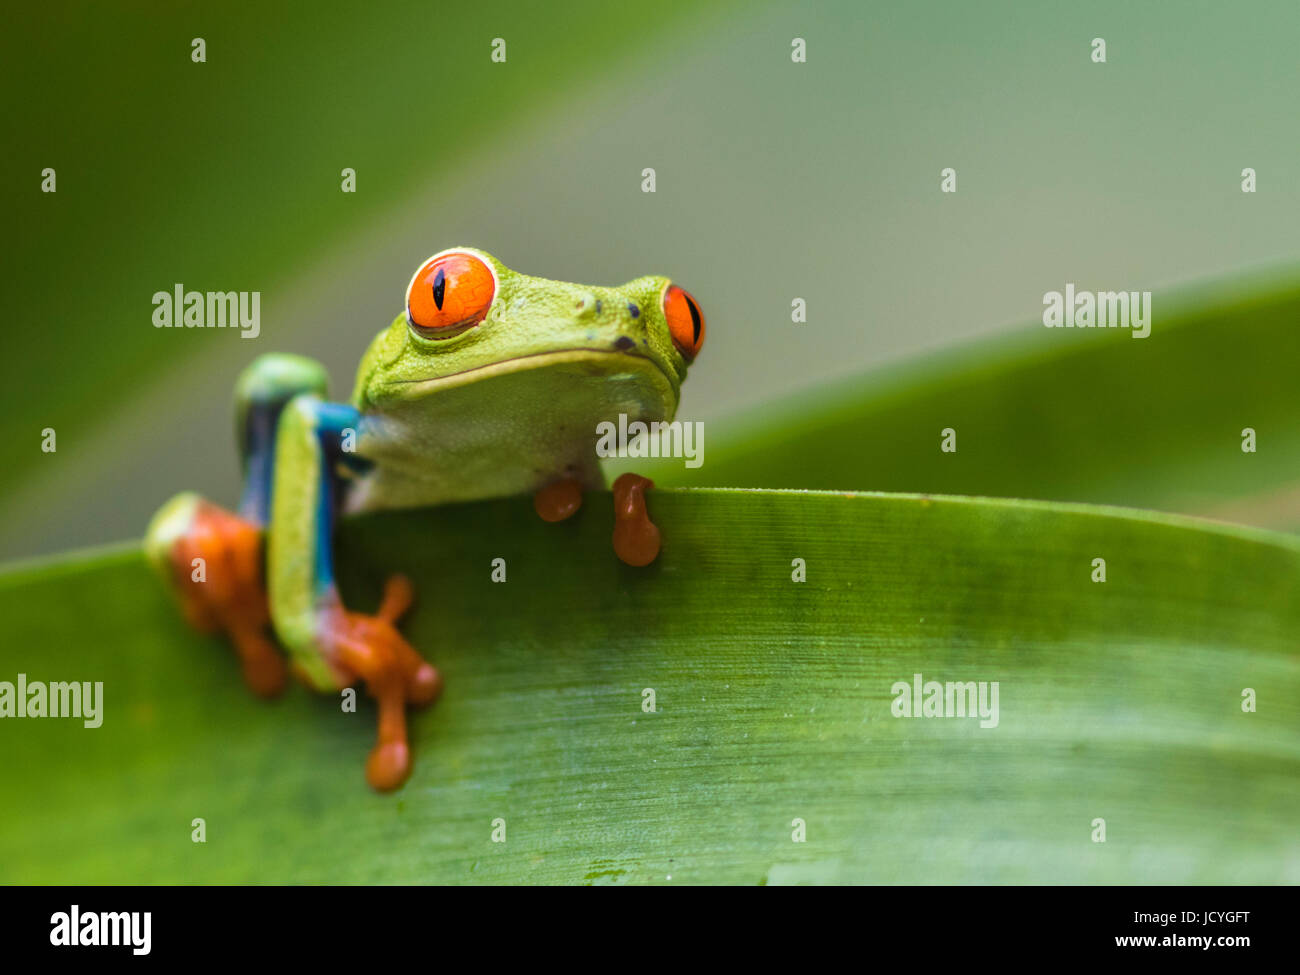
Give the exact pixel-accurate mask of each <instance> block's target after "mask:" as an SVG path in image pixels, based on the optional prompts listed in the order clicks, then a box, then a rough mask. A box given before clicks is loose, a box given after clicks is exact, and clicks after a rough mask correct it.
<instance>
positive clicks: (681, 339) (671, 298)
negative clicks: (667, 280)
mask: <svg viewBox="0 0 1300 975" xmlns="http://www.w3.org/2000/svg"><path fill="white" fill-rule="evenodd" d="M664 317H666V318H667V319H668V331H669V332H670V333H671V334H672V337H673V345H675V346H677V351H678V352H680V353H681V354H682V355H683V356H685V357H686V361H687V362H690V361H691V360H692V359H694V358H695V357H696V356H697V355H699V354H700V349H701V348H703V347H704V313H703V312H702V311H700V306H699V305H697V304H696V303H695V299H694V298H692V297H691V296H690V295H689V294H688V293H687V292H686V290H685V289H683V288H679V287H677V285H675V284H670V285H669V286H668V288H667V290H665V291H664Z"/></svg>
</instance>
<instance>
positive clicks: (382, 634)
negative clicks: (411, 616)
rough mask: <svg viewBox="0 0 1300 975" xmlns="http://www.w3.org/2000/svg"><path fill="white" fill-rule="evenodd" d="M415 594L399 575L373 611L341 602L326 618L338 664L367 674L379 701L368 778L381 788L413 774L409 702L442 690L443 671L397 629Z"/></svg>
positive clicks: (426, 699)
mask: <svg viewBox="0 0 1300 975" xmlns="http://www.w3.org/2000/svg"><path fill="white" fill-rule="evenodd" d="M413 600H414V591H413V590H412V588H411V583H410V581H409V580H408V579H407V578H406V577H405V576H401V575H395V576H392V577H391V578H389V580H388V583H387V585H386V586H385V587H384V598H383V601H382V602H381V603H380V606H379V609H378V611H377V612H376V613H375V615H374V616H368V615H366V614H365V613H354V612H352V611H351V610H346V609H342V608H340V609H339V610H338V611H337V612H336V613H334V614H332V615H331V617H330V618H329V621H328V622H327V624H326V626H327V630H328V632H327V634H326V640H327V641H328V642H329V644H330V645H331V646H332V648H333V650H334V652H335V654H336V658H337V663H338V664H339V666H340V667H342V668H343V669H344V670H345V671H346V672H347V673H349V674H351V675H355V678H356V679H358V680H364V681H365V682H366V688H367V690H368V691H369V693H370V696H371V697H373V698H375V700H376V701H377V702H378V703H379V738H378V741H377V742H376V743H375V747H374V748H373V749H372V750H371V752H370V757H369V758H368V759H367V760H366V781H368V782H369V783H370V785H371V786H372V787H373V788H375V789H377V790H379V791H380V792H389V791H391V790H393V789H396V788H398V787H399V786H400V785H402V783H404V782H405V781H406V779H407V777H408V776H409V775H410V774H411V747H410V743H409V742H408V741H407V736H406V706H407V705H408V704H413V705H417V706H420V705H425V704H429V703H431V702H432V701H433V700H434V699H435V698H436V697H437V696H438V694H439V693H440V692H441V690H442V677H441V675H439V673H438V671H437V670H436V669H435V668H434V666H433V665H432V664H430V663H429V662H428V661H426V660H425V659H424V658H423V657H421V656H420V655H419V654H418V653H416V651H415V648H414V647H412V646H411V645H410V644H409V643H408V642H407V641H406V638H405V637H403V636H402V634H401V633H399V632H398V631H397V626H396V624H397V621H398V620H399V619H400V618H401V616H402V615H403V614H404V613H405V612H406V611H407V610H408V609H409V608H410V606H411V603H412V602H413Z"/></svg>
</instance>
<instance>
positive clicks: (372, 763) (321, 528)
mask: <svg viewBox="0 0 1300 975" xmlns="http://www.w3.org/2000/svg"><path fill="white" fill-rule="evenodd" d="M363 428H364V420H363V419H362V417H361V416H360V414H359V413H358V411H357V410H356V409H354V408H353V407H351V406H347V405H345V404H340V403H328V402H325V401H324V400H322V399H320V398H319V397H317V396H314V395H305V396H298V397H296V398H295V399H294V400H293V401H292V402H290V403H289V405H288V406H287V407H286V408H285V411H284V415H283V417H282V418H281V420H280V429H279V434H278V437H277V443H276V467H275V483H274V486H273V490H272V492H271V498H272V512H271V522H270V525H271V528H270V539H269V548H268V553H267V555H268V558H267V565H268V579H269V589H270V596H271V612H272V617H273V619H274V622H275V628H276V632H277V633H278V634H279V635H280V639H281V640H282V641H283V643H284V644H285V646H287V647H288V648H289V651H290V653H291V654H292V655H293V658H294V664H295V669H296V670H297V671H298V672H299V673H300V674H301V675H302V676H303V677H304V679H305V680H307V681H308V683H310V684H312V686H314V687H316V688H317V689H318V690H324V691H328V690H338V689H340V688H343V687H347V686H349V685H351V684H354V683H356V682H357V681H358V680H364V681H365V683H366V687H367V689H368V690H369V692H370V694H371V696H373V697H374V698H376V699H377V700H378V702H379V740H378V742H377V743H376V745H375V747H374V750H373V751H372V752H371V753H370V758H369V760H368V761H367V763H366V778H367V780H368V781H369V782H370V784H371V785H372V786H373V787H374V788H376V789H379V790H382V791H387V790H390V789H395V788H397V787H398V786H400V785H401V784H402V783H403V782H404V781H406V778H407V776H408V775H409V774H410V769H411V753H410V746H409V745H408V743H407V737H406V706H407V705H408V704H414V705H422V704H428V703H429V702H431V701H432V700H433V699H434V698H435V697H436V696H437V695H438V692H439V690H440V689H441V686H442V681H441V678H440V677H439V675H438V672H437V671H436V670H435V669H434V668H433V666H432V665H430V664H429V663H427V662H426V661H425V660H424V659H423V658H422V657H421V656H420V655H419V654H418V653H416V651H415V650H414V648H412V647H411V645H410V644H409V643H407V642H406V639H405V638H404V637H403V636H402V635H401V633H399V632H398V630H397V626H396V623H397V620H398V618H399V617H400V616H401V615H402V614H403V613H404V612H405V611H406V609H407V608H408V607H409V606H410V605H411V602H412V599H413V593H412V590H411V585H410V583H409V582H408V581H407V580H406V579H405V578H403V577H401V576H394V577H392V578H391V579H389V581H388V585H387V587H386V589H385V592H384V599H383V603H382V605H381V606H380V608H379V611H378V612H377V613H376V614H375V615H373V616H370V615H367V614H365V613H357V612H353V611H352V610H349V609H348V608H346V607H345V606H344V605H343V601H342V599H341V597H340V595H339V591H338V587H337V585H336V584H335V580H334V555H333V543H334V522H335V513H336V510H337V508H338V503H339V500H340V499H339V495H340V494H341V492H342V491H343V490H344V488H345V477H346V474H347V471H348V470H349V469H356V468H359V467H364V461H363V460H361V459H360V458H359V457H357V456H355V455H352V454H349V453H346V452H345V451H344V450H343V444H344V443H345V442H346V441H347V440H349V439H351V440H353V441H363V440H364V430H363ZM349 432H351V434H352V437H351V438H349V437H348V433H349Z"/></svg>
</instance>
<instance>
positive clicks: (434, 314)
mask: <svg viewBox="0 0 1300 975" xmlns="http://www.w3.org/2000/svg"><path fill="white" fill-rule="evenodd" d="M703 344H704V316H703V314H702V313H701V312H700V308H699V305H697V304H696V302H695V299H693V298H692V297H691V296H690V295H689V294H687V292H686V291H684V290H683V289H681V288H679V287H677V286H676V285H674V284H673V283H672V282H671V281H669V280H668V279H667V278H664V277H643V278H637V279H636V280H635V281H629V282H628V283H627V284H624V285H620V286H619V287H612V288H600V287H590V286H587V285H580V284H568V283H565V282H561V281H548V280H545V279H543V278H533V277H529V276H527V275H524V274H519V273H517V272H515V271H512V270H510V269H509V268H508V267H506V266H505V265H504V264H502V263H501V262H500V261H498V260H497V259H496V258H495V257H493V256H492V255H491V254H488V253H486V252H484V251H481V250H476V249H474V248H471V247H456V248H453V249H451V250H445V251H442V252H441V253H438V254H435V255H434V256H433V257H431V258H429V259H428V260H427V261H425V262H424V263H423V264H422V265H420V267H419V269H418V270H417V271H416V272H415V275H414V276H413V277H412V278H411V283H410V285H409V286H408V287H407V290H406V310H405V311H404V312H403V313H402V314H400V315H399V316H398V317H397V318H396V319H395V320H394V321H393V323H392V324H391V325H389V326H388V328H386V329H385V330H384V331H383V332H381V333H380V334H379V335H378V336H377V337H376V338H375V340H374V342H372V343H371V346H370V349H369V351H368V352H367V353H366V357H365V360H364V361H363V362H362V366H361V369H360V372H359V374H358V376H357V388H356V392H355V394H354V399H355V400H356V402H357V404H358V405H359V406H361V407H362V408H368V407H373V408H379V409H383V408H385V407H386V406H388V405H394V404H397V403H400V402H404V401H410V400H413V399H417V398H420V397H422V396H426V395H430V394H432V393H434V392H436V391H438V390H440V389H446V388H450V387H451V386H460V385H465V384H467V383H470V382H479V381H482V380H488V379H492V378H494V377H496V376H502V375H508V374H512V373H518V372H520V371H523V370H529V369H536V368H540V367H547V366H557V367H563V368H564V369H565V370H566V371H567V372H572V373H574V374H576V375H577V376H579V377H580V378H582V379H589V380H599V381H612V380H627V383H625V384H623V385H627V386H628V388H629V390H634V391H635V392H634V395H635V396H636V398H638V399H639V400H641V401H642V406H643V411H644V412H648V413H650V414H658V415H661V416H663V417H664V418H666V419H671V418H672V415H673V414H674V413H675V412H676V409H677V400H678V397H679V395H680V390H681V384H682V381H683V380H684V379H685V378H686V370H687V368H688V366H689V365H690V363H691V361H692V360H693V359H694V358H695V356H696V355H697V354H698V353H699V351H700V348H701V346H702V345H703ZM611 385H618V384H616V383H611Z"/></svg>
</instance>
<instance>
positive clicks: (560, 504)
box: [533, 474, 660, 566]
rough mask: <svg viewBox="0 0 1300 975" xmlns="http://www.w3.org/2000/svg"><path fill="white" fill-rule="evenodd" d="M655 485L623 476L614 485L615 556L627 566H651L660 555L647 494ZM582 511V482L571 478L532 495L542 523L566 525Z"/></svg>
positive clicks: (656, 529)
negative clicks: (552, 522)
mask: <svg viewBox="0 0 1300 975" xmlns="http://www.w3.org/2000/svg"><path fill="white" fill-rule="evenodd" d="M654 486H655V485H654V481H652V480H650V479H649V478H648V477H641V476H640V475H639V474H623V475H620V476H619V478H618V479H617V480H615V481H614V487H613V492H614V554H615V555H617V556H618V557H619V558H620V559H622V560H623V561H624V562H626V563H627V564H628V565H636V566H641V565H649V564H650V563H651V562H653V561H654V560H655V559H656V558H657V557H658V555H659V545H660V536H659V527H658V526H657V525H656V524H655V523H654V522H653V521H651V520H650V512H649V510H648V509H647V508H646V503H645V493H646V491H648V490H649V489H650V488H652V487H654ZM580 507H582V482H581V481H579V480H578V479H577V478H573V477H568V478H564V479H563V480H560V481H555V482H554V483H552V484H548V485H547V486H546V487H544V488H542V489H541V490H540V491H538V492H537V493H536V494H535V495H533V508H534V510H536V512H537V514H538V515H539V516H540V517H541V518H542V520H543V521H564V520H565V519H566V518H571V517H572V516H573V515H574V514H575V513H576V512H577V510H578V509H579V508H580Z"/></svg>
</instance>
